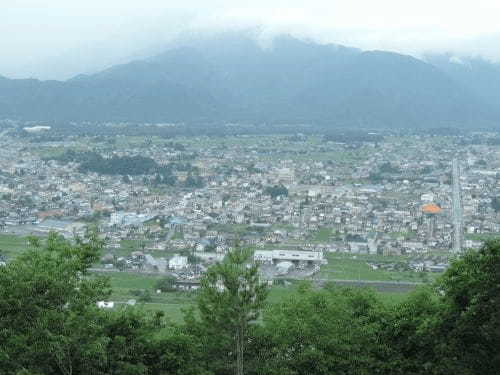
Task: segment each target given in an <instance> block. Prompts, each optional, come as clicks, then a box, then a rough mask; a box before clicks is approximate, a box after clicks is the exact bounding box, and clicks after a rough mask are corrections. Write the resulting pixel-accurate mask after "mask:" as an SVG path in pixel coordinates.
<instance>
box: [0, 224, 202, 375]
mask: <svg viewBox="0 0 500 375" xmlns="http://www.w3.org/2000/svg"><path fill="white" fill-rule="evenodd" d="M102 245H103V244H102V242H101V241H100V240H99V239H98V237H97V235H96V234H95V232H91V233H89V234H88V236H87V237H86V238H84V239H78V238H77V239H76V241H75V242H70V241H67V240H65V239H64V238H62V237H59V236H57V235H56V234H53V233H52V234H50V235H49V237H48V239H47V240H46V241H44V242H43V243H42V242H40V241H38V240H36V239H33V240H32V242H31V245H30V248H29V249H28V250H27V251H26V252H25V253H23V254H22V255H20V256H19V257H18V258H16V259H15V260H14V261H12V262H11V263H9V264H7V265H6V266H2V267H0V373H1V374H6V375H14V374H15V375H20V374H25V375H29V374H32V375H41V374H51V375H77V374H81V375H87V374H92V375H109V374H116V375H140V374H144V375H146V374H147V375H209V374H210V373H208V372H206V371H205V370H204V369H203V368H202V366H201V365H202V364H203V361H202V356H201V354H202V353H203V351H202V350H201V347H200V343H199V340H198V341H197V340H196V339H195V338H194V337H193V336H189V335H185V334H183V333H181V332H179V330H177V329H176V328H175V327H174V326H172V325H171V324H167V321H166V319H164V317H163V315H162V314H156V315H153V316H151V314H148V313H147V312H145V311H143V310H141V309H136V308H131V307H128V308H124V309H117V310H116V311H105V310H101V309H98V308H97V306H96V302H97V301H99V300H106V299H108V297H109V294H110V288H109V283H108V280H107V279H105V278H101V277H97V276H95V275H92V274H90V273H89V272H88V271H87V270H88V268H89V267H90V266H91V265H92V264H94V263H95V262H97V261H98V260H99V252H100V249H101V247H102ZM210 375H211V374H210Z"/></svg>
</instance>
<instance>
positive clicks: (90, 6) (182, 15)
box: [0, 0, 500, 79]
mask: <svg viewBox="0 0 500 375" xmlns="http://www.w3.org/2000/svg"><path fill="white" fill-rule="evenodd" d="M250 27H259V30H262V35H263V37H264V38H269V37H272V35H275V34H277V33H282V32H286V33H291V34H293V35H295V36H298V37H307V38H310V39H314V40H317V41H319V42H322V43H326V42H333V43H340V44H344V45H348V46H353V47H359V48H362V49H385V50H391V51H397V52H402V53H409V54H412V55H415V56H419V55H421V54H422V53H427V52H451V53H453V54H456V55H458V56H460V55H481V56H483V57H485V58H488V59H493V60H496V61H500V0H474V1H471V0H0V51H1V58H0V75H4V76H8V77H37V78H43V79H49V78H50V79H53V78H56V79H65V78H68V77H71V76H73V75H75V74H78V73H84V72H93V71H96V70H99V69H103V68H106V67H108V66H110V65H113V64H115V63H122V62H126V61H129V60H131V59H134V58H139V57H144V56H149V55H152V54H155V53H158V52H160V51H161V50H162V48H164V46H166V45H168V43H169V41H171V40H172V39H174V38H175V37H177V36H178V35H179V34H182V33H184V32H207V31H214V30H215V31H220V30H233V29H242V28H243V29H246V28H250Z"/></svg>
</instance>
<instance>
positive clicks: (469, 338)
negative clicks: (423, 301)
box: [438, 239, 500, 374]
mask: <svg viewBox="0 0 500 375" xmlns="http://www.w3.org/2000/svg"><path fill="white" fill-rule="evenodd" d="M438 287H439V289H440V290H441V291H442V294H443V302H444V304H445V308H446V310H445V313H444V314H443V321H442V324H441V327H440V328H441V331H440V334H441V335H442V336H443V337H445V338H446V343H445V344H444V345H443V348H442V349H443V350H442V352H443V355H444V356H446V357H447V358H449V363H450V369H451V370H452V371H454V370H455V369H457V372H456V373H461V374H498V371H499V369H500V351H499V348H500V240H499V239H497V240H494V241H489V242H486V243H485V244H484V245H483V247H482V248H481V249H480V250H479V251H473V250H471V251H469V252H467V253H466V254H465V255H464V256H463V257H462V258H461V259H459V260H457V261H456V262H454V263H453V264H452V265H451V267H450V268H449V269H448V270H447V271H446V273H445V274H444V276H443V277H442V278H441V280H440V281H439V283H438Z"/></svg>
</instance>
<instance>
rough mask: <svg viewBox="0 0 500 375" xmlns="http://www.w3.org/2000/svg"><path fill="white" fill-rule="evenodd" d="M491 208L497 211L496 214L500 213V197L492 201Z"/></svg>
mask: <svg viewBox="0 0 500 375" xmlns="http://www.w3.org/2000/svg"><path fill="white" fill-rule="evenodd" d="M491 207H492V208H493V209H494V210H495V212H499V211H500V197H494V198H492V199H491Z"/></svg>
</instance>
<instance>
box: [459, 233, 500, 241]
mask: <svg viewBox="0 0 500 375" xmlns="http://www.w3.org/2000/svg"><path fill="white" fill-rule="evenodd" d="M465 238H466V239H468V240H473V241H487V240H494V239H497V238H500V233H482V234H466V235H465Z"/></svg>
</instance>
